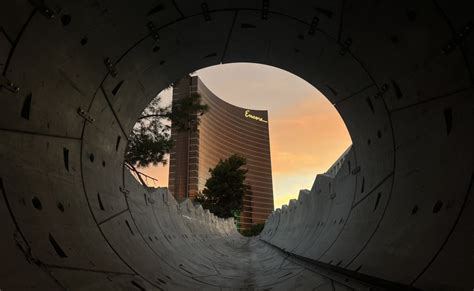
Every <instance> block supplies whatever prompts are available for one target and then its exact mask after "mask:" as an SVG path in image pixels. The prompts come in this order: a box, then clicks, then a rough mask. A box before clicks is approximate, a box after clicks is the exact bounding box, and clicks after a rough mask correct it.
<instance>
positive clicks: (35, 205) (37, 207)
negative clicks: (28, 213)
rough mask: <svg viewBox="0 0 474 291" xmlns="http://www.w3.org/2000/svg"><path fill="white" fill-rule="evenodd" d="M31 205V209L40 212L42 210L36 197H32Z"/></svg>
mask: <svg viewBox="0 0 474 291" xmlns="http://www.w3.org/2000/svg"><path fill="white" fill-rule="evenodd" d="M31 203H33V207H34V208H36V209H38V210H41V209H43V205H42V204H41V201H40V200H39V198H38V197H36V196H35V197H33V199H31Z"/></svg>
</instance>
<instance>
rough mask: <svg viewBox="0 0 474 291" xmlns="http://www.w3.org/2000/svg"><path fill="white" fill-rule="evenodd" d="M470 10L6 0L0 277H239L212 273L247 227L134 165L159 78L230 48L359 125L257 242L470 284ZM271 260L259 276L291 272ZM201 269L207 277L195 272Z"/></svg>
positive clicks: (0, 98)
mask: <svg viewBox="0 0 474 291" xmlns="http://www.w3.org/2000/svg"><path fill="white" fill-rule="evenodd" d="M469 7H470V2H468V1H460V2H457V3H456V4H453V3H452V2H449V1H444V0H440V1H436V2H434V1H385V2H380V1H343V0H340V1H303V0H301V1H296V2H295V1H291V2H289V1H281V0H270V1H268V0H264V1H247V0H242V1H217V0H213V1H205V2H200V1H186V0H176V1H170V0H163V1H151V0H140V1H134V2H133V4H131V3H130V2H129V1H124V0H118V1H113V2H101V1H56V0H45V1H26V0H18V1H3V2H2V3H1V4H0V24H1V30H0V69H1V70H2V76H1V79H0V80H1V83H0V87H1V88H0V108H1V109H2V114H1V115H0V130H1V143H0V156H1V161H2V166H1V167H0V179H1V180H0V189H1V192H2V195H3V199H2V200H1V202H0V218H1V220H0V221H1V227H2V230H3V232H2V234H3V236H2V239H0V243H1V249H0V252H1V257H2V258H6V259H4V260H3V261H4V263H3V264H2V267H1V268H0V271H1V273H0V274H1V278H2V280H1V281H2V284H4V285H2V286H0V288H5V289H6V290H8V289H7V287H9V288H16V289H27V288H38V289H49V290H53V289H54V288H64V287H66V288H69V289H75V288H85V289H93V288H101V289H104V288H107V287H108V288H109V289H118V288H127V287H130V284H132V283H131V282H132V281H133V282H134V283H133V284H132V285H133V286H132V288H133V287H135V288H138V289H141V288H178V287H181V288H184V287H186V286H187V287H189V286H191V287H197V288H200V287H202V285H199V284H204V285H205V286H206V287H210V286H215V287H216V288H219V287H223V286H229V285H226V284H227V283H228V282H234V281H233V280H230V279H229V280H227V279H224V280H222V278H228V277H231V278H234V277H232V276H230V275H228V273H232V272H233V271H232V270H231V269H232V268H231V269H229V270H227V271H228V273H226V272H223V273H220V274H219V275H216V272H214V271H213V270H212V267H209V266H210V265H208V263H212V264H214V262H218V261H219V260H218V259H217V258H218V257H219V255H218V254H219V253H221V255H226V252H228V253H229V254H233V255H237V256H239V254H241V253H239V252H238V251H236V248H234V247H232V245H234V246H242V245H246V242H245V241H243V240H242V239H241V238H239V237H238V236H236V235H235V232H234V231H233V230H232V229H231V227H230V226H229V225H228V224H227V223H226V222H222V221H216V220H215V219H214V218H212V217H211V216H209V215H208V214H206V213H205V212H203V211H201V210H195V209H193V208H192V207H190V208H189V209H188V210H186V211H188V212H189V213H190V215H188V216H189V217H191V218H193V219H194V220H196V221H194V222H192V223H191V222H190V221H188V220H186V218H185V217H184V218H183V217H182V216H180V215H178V214H180V213H183V211H184V210H182V209H179V210H178V209H176V205H174V203H173V202H172V200H170V199H169V197H168V196H166V195H163V194H156V193H155V194H153V193H146V192H144V190H143V189H141V188H140V187H139V186H138V185H137V184H135V182H133V180H132V179H131V178H130V177H129V175H128V173H127V171H126V170H125V169H124V167H123V152H124V149H125V145H126V140H127V136H128V133H129V132H130V129H131V127H132V126H133V124H134V122H135V119H136V117H137V116H138V115H139V113H140V112H141V110H142V109H143V108H144V107H145V105H146V104H147V103H148V102H149V101H150V100H151V99H152V98H153V97H154V96H155V95H156V94H157V92H159V91H160V90H161V89H163V88H164V87H166V86H167V85H168V84H169V83H170V82H172V81H175V80H178V79H179V78H181V77H182V76H183V75H184V74H186V73H188V72H190V71H194V70H196V69H198V68H202V67H206V66H209V65H215V64H218V63H220V62H234V61H247V62H260V63H266V64H269V65H273V66H276V67H280V68H283V69H286V70H288V71H290V72H293V73H295V74H297V75H299V76H301V77H302V78H304V79H305V80H307V81H308V82H310V83H312V84H313V85H314V86H315V87H317V88H318V89H319V90H320V91H321V92H323V93H324V94H325V95H326V96H327V98H329V99H330V100H331V101H332V102H333V103H334V104H335V106H336V108H337V109H338V110H339V112H340V114H341V116H342V117H343V118H344V120H345V122H346V124H347V127H348V129H349V131H350V133H351V136H352V140H353V150H352V153H351V155H350V156H348V158H347V159H346V161H345V164H346V165H344V166H343V167H342V169H341V170H340V171H339V173H338V175H336V176H335V177H327V176H324V175H321V176H318V177H317V178H316V182H315V185H314V187H313V189H312V191H311V194H309V195H308V196H306V195H303V196H302V197H301V198H300V200H299V201H296V202H292V203H291V205H290V206H289V207H288V208H285V209H282V210H281V211H277V212H275V214H274V215H273V216H272V217H271V219H270V220H269V223H268V225H267V227H266V229H265V233H264V234H263V236H262V239H264V240H266V241H268V242H270V243H271V244H274V245H275V246H278V247H281V248H284V249H285V250H286V251H289V252H293V253H295V254H297V255H299V256H301V257H307V258H311V259H313V260H317V261H321V262H324V263H331V264H334V265H336V266H339V267H341V268H345V269H348V270H353V271H356V272H359V273H363V274H367V275H370V276H373V277H378V278H382V279H385V280H390V281H395V282H399V283H402V284H406V285H413V286H415V287H420V288H445V289H454V288H463V289H466V288H469V289H470V288H472V286H473V285H474V284H473V279H472V273H473V270H474V258H473V255H472V245H474V236H473V235H472V234H473V223H472V221H474V217H473V216H474V209H473V202H472V192H473V191H474V190H473V188H472V182H473V164H474V158H473V150H472V149H473V148H474V145H473V143H474V142H473V135H472V132H474V128H473V127H474V120H473V119H474V116H473V114H472V112H473V104H474V101H473V96H472V95H473V90H472V80H473V79H472V69H473V65H472V64H473V45H474V44H473V40H474V38H473V34H472V33H470V32H471V30H472V27H471V21H472V16H473V15H472V10H470V8H469ZM349 162H350V166H349ZM329 185H331V186H329ZM144 195H145V196H144ZM160 195H161V196H160ZM147 199H151V200H153V201H155V202H154V203H151V202H150V203H149V202H146V201H147ZM160 199H161V200H160ZM167 199H168V200H167ZM191 214H192V215H191ZM288 232H291V234H292V236H291V237H290V236H289V235H288ZM227 234H229V235H227ZM180 235H185V237H186V236H187V237H188V238H182V237H180ZM155 236H156V238H155ZM195 236H196V237H195ZM228 240H230V241H228ZM256 243H258V242H255V241H252V244H256ZM253 247H255V245H253ZM249 248H250V246H249ZM263 249H265V250H266V248H261V249H260V248H257V250H258V251H260V252H262V250H263ZM268 250H269V251H265V252H264V253H263V254H262V253H260V255H262V257H267V258H269V261H268V262H269V263H268V264H267V265H266V266H273V267H274V268H273V267H272V268H273V269H272V268H270V269H266V270H278V272H279V271H281V270H283V269H284V268H285V267H286V265H285V264H283V263H281V260H280V261H278V260H277V258H278V255H276V253H275V252H276V251H273V252H272V251H270V249H268ZM252 257H253V256H252ZM221 261H222V262H224V261H225V260H221ZM264 261H265V260H263V262H264ZM235 262H239V263H242V264H243V265H245V264H247V263H249V262H243V261H240V260H236V261H235ZM277 262H279V263H277ZM201 263H202V264H203V265H206V266H208V267H209V268H211V269H209V270H208V269H207V268H206V267H204V266H201V265H200V264H201ZM249 264H250V263H249ZM255 264H256V265H254V266H257V267H260V266H261V265H259V264H257V263H255ZM261 264H264V263H262V262H261ZM271 264H274V265H271ZM221 265H222V264H221ZM223 265H225V264H224V263H223ZM275 265H278V266H279V267H278V268H276V267H275ZM213 266H215V265H213ZM282 268H283V269H282ZM255 270H258V272H260V274H264V273H262V270H263V269H262V268H260V269H258V268H257V269H255ZM189 272H190V273H192V275H191V274H190V273H189ZM278 272H276V271H275V272H274V273H275V274H278V275H280V276H282V277H278V275H275V276H276V277H272V276H270V277H265V276H264V278H265V280H267V281H265V280H264V279H262V280H263V281H262V280H261V281H258V280H256V281H258V282H260V283H259V284H260V285H259V286H268V285H269V284H270V283H269V282H270V281H273V282H282V281H284V280H285V279H287V277H285V274H286V273H285V274H281V273H278ZM244 273H245V272H244ZM196 274H197V275H196ZM203 274H206V275H205V276H206V277H202V278H208V281H205V282H204V283H203V280H201V279H198V280H195V279H193V278H196V276H201V275H203ZM208 275H209V276H208ZM219 277H220V278H221V279H219ZM248 277H249V276H248V274H247V277H245V276H243V275H239V276H236V278H240V279H242V278H248ZM26 278H27V279H28V280H26ZM259 278H260V277H259ZM308 278H309V279H308V280H313V279H314V276H313V277H312V276H309V277H308ZM206 280H207V279H206ZM235 280H237V279H235ZM162 281H164V282H165V283H163V282H162ZM237 281H238V280H237ZM256 281H255V280H253V281H252V280H250V281H248V282H247V284H245V286H255V285H254V284H257V283H258V282H256ZM290 281H291V280H288V282H290ZM296 281H297V277H294V281H291V282H292V283H294V284H296V283H295V282H296ZM216 282H217V283H216ZM265 282H266V284H267V285H265ZM308 282H310V281H308ZM311 282H312V281H311ZM327 282H328V281H327V280H326V281H324V280H323V282H322V283H321V282H320V283H321V285H318V284H316V283H315V282H312V283H314V285H311V286H315V287H316V286H323V287H321V288H327V286H328V285H327V284H326V283H327ZM165 284H166V286H165ZM229 284H230V283H229ZM282 284H283V283H282ZM285 284H291V283H285ZM325 284H326V285H325ZM137 285H138V287H137ZM230 285H232V284H230ZM81 286H82V287H81ZM84 286H87V287H84ZM170 286H173V287H170ZM233 286H236V285H233ZM239 286H244V285H239ZM281 286H283V287H282V288H283V289H284V288H288V287H289V286H293V287H294V286H296V285H281ZM318 288H319V287H318Z"/></svg>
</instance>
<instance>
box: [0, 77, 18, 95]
mask: <svg viewBox="0 0 474 291" xmlns="http://www.w3.org/2000/svg"><path fill="white" fill-rule="evenodd" d="M0 88H5V89H7V90H8V91H10V92H12V93H16V92H18V91H20V88H18V86H16V85H15V84H13V83H12V82H11V81H10V80H8V79H7V78H6V77H5V76H3V75H2V76H0Z"/></svg>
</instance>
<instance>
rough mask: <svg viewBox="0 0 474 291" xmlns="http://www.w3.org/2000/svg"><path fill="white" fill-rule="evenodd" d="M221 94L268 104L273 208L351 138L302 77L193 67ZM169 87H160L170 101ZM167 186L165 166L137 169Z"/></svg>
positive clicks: (236, 67)
mask: <svg viewBox="0 0 474 291" xmlns="http://www.w3.org/2000/svg"><path fill="white" fill-rule="evenodd" d="M195 74H196V75H198V76H199V78H200V79H201V80H202V81H203V82H204V84H206V86H207V87H208V88H209V89H210V90H211V91H212V92H213V93H214V94H216V95H217V96H219V97H220V98H221V99H223V100H225V101H227V102H229V103H231V104H234V105H236V106H240V107H244V108H250V109H261V110H268V114H269V118H268V119H269V126H270V150H271V158H272V172H273V194H274V200H275V208H279V207H281V205H283V204H288V201H289V200H290V199H293V198H297V196H298V192H299V190H300V189H310V188H311V185H312V184H313V181H314V178H315V177H316V174H318V173H323V172H325V171H326V170H327V169H328V168H329V167H330V166H331V165H332V163H333V162H334V161H335V160H336V159H337V158H338V157H339V156H340V155H341V154H342V153H343V152H344V150H346V149H347V147H348V146H349V145H350V144H351V139H350V136H349V133H348V132H347V129H346V126H345V124H344V122H343V121H342V119H341V117H340V116H339V113H338V112H337V111H336V109H335V108H334V106H332V104H331V103H330V102H329V101H328V100H327V99H326V97H324V95H322V94H321V93H320V92H319V91H318V90H316V89H315V88H314V87H313V86H312V85H310V84H309V83H307V82H306V81H304V80H303V79H301V78H299V77H297V76H295V75H293V74H291V73H288V72H286V71H284V70H281V69H277V68H275V67H270V66H266V65H259V64H250V63H235V64H225V65H217V66H213V67H208V68H205V69H202V70H199V71H196V73H195ZM171 94H172V91H171V90H167V91H164V92H162V93H160V95H161V96H162V100H163V105H168V104H170V103H171ZM141 171H142V172H144V173H146V174H148V175H150V176H153V177H155V178H157V179H158V180H159V182H158V184H157V186H168V166H164V167H163V166H155V167H149V168H146V169H141Z"/></svg>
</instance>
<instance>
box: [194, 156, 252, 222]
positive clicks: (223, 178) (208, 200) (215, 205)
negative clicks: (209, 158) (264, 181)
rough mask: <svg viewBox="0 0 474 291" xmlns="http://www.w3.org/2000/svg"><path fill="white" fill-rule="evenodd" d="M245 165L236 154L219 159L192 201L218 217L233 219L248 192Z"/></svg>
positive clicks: (241, 158)
mask: <svg viewBox="0 0 474 291" xmlns="http://www.w3.org/2000/svg"><path fill="white" fill-rule="evenodd" d="M246 164H247V161H246V159H245V158H244V157H242V156H239V155H237V154H234V155H232V156H230V157H229V158H227V159H225V160H222V159H220V161H219V163H218V164H217V165H216V166H215V167H214V169H209V172H210V173H211V177H210V178H209V179H207V181H206V185H205V187H204V190H203V191H202V192H201V193H199V194H198V195H197V196H196V197H195V198H194V201H196V202H198V203H200V204H201V205H202V207H203V208H204V209H209V211H210V212H212V213H214V215H216V216H218V217H222V218H228V217H233V213H234V212H235V211H236V210H239V211H240V210H241V209H242V203H243V201H242V199H243V197H244V195H245V194H246V193H247V191H248V190H249V187H248V186H247V185H245V184H244V181H245V177H246V174H247V170H246V169H243V166H245V165H246Z"/></svg>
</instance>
